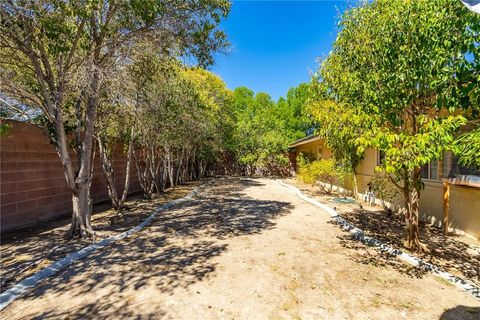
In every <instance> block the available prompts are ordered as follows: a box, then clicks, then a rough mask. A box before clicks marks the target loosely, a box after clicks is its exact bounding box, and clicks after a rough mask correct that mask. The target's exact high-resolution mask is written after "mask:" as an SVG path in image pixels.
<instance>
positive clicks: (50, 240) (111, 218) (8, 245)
mask: <svg viewBox="0 0 480 320" xmlns="http://www.w3.org/2000/svg"><path fill="white" fill-rule="evenodd" d="M201 183H202V181H200V182H190V183H188V184H185V185H183V186H179V187H177V188H175V189H168V190H166V191H165V193H163V194H162V195H161V196H160V197H158V198H155V199H152V200H143V199H142V197H141V195H134V196H132V197H131V198H132V199H130V200H129V201H128V202H127V203H126V205H127V210H125V211H124V212H123V213H122V214H123V216H122V217H119V215H118V214H117V212H116V211H115V210H113V209H111V205H110V203H108V202H106V203H102V204H99V205H95V206H94V208H93V216H92V224H93V225H94V227H95V232H96V234H97V236H96V241H98V240H101V239H103V238H106V237H109V236H112V235H115V234H118V233H121V232H123V231H126V230H128V229H130V228H132V227H133V226H135V225H138V224H139V223H141V221H143V220H144V219H145V218H146V217H148V216H149V215H150V214H151V213H152V212H153V211H154V210H155V209H156V208H158V207H159V206H161V205H162V204H164V203H166V202H168V201H171V200H173V199H177V198H181V197H184V196H185V195H187V194H188V193H189V192H191V191H192V190H193V188H195V187H196V186H198V185H199V184H201ZM70 221H71V218H70V217H64V218H60V219H55V220H51V221H47V222H44V223H43V224H41V225H40V226H35V227H31V228H27V229H23V230H19V231H12V232H9V233H3V234H2V238H1V245H0V264H1V268H0V289H1V291H4V290H7V289H8V288H10V287H11V286H13V285H15V283H17V282H19V281H20V280H22V279H24V278H26V277H28V276H30V275H32V274H33V273H35V272H37V271H38V270H40V269H42V268H44V267H46V266H48V265H50V264H51V263H52V262H54V261H57V260H59V259H61V258H63V257H64V256H66V255H67V254H68V253H71V252H73V251H77V250H80V249H81V248H83V247H85V246H87V245H89V244H91V243H92V241H91V240H78V239H77V240H75V241H66V240H65V239H64V238H63V235H64V234H65V231H67V230H68V227H69V226H70Z"/></svg>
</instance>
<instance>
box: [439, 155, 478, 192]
mask: <svg viewBox="0 0 480 320" xmlns="http://www.w3.org/2000/svg"><path fill="white" fill-rule="evenodd" d="M445 159H446V161H445V162H444V164H443V168H444V172H443V174H444V178H448V179H450V180H453V181H452V182H453V183H457V184H468V185H475V186H477V185H480V170H478V169H476V168H474V167H465V166H462V165H461V164H459V163H458V157H456V156H455V155H453V154H451V153H449V154H448V156H447V157H445Z"/></svg>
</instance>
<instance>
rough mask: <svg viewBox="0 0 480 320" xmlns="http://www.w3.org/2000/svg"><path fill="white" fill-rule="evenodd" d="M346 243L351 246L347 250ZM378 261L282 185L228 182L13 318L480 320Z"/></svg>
mask: <svg viewBox="0 0 480 320" xmlns="http://www.w3.org/2000/svg"><path fill="white" fill-rule="evenodd" d="M346 243H348V245H346ZM376 255H379V254H378V253H376V252H375V251H374V250H373V249H371V248H368V247H365V246H363V245H361V244H359V243H358V242H354V241H353V240H352V239H351V238H350V236H349V234H348V233H346V232H344V231H341V230H340V229H339V228H338V227H337V226H335V225H333V224H332V223H330V218H329V215H328V214H327V213H325V212H323V211H321V210H320V209H319V208H317V207H315V206H312V205H310V204H308V203H306V202H304V201H302V200H301V199H299V198H298V197H297V196H296V195H295V194H293V192H292V191H291V190H289V189H287V188H285V187H283V186H281V185H280V184H279V183H278V181H275V180H268V179H256V180H252V179H223V180H217V181H216V182H215V183H214V184H213V185H210V186H209V187H207V188H205V190H203V191H202V192H201V193H200V194H199V196H198V197H197V198H196V199H195V200H193V201H189V202H186V203H182V204H178V205H176V206H175V207H173V208H171V209H170V210H168V211H166V212H163V213H161V214H159V215H158V216H157V217H156V218H155V219H154V220H153V221H152V224H151V225H150V226H149V227H147V228H146V229H144V230H143V231H142V232H139V233H137V234H135V235H133V236H132V237H130V238H127V239H124V240H122V241H120V242H117V243H115V244H114V245H112V246H110V247H107V248H105V249H103V250H102V251H98V252H94V253H93V254H92V255H91V256H89V257H87V258H86V259H84V260H82V261H79V262H77V263H75V264H74V265H73V266H71V267H69V268H67V269H65V270H63V271H62V272H60V273H59V274H58V275H56V276H54V277H52V278H50V279H47V280H46V281H44V282H43V283H42V284H41V285H40V286H39V287H38V288H37V289H35V290H33V291H31V292H30V293H28V294H27V295H26V296H24V297H21V298H19V299H17V300H16V301H14V302H13V303H12V304H11V305H9V306H8V307H7V308H6V309H4V310H3V311H2V312H1V313H0V317H1V318H3V319H32V318H33V319H85V318H92V319H132V318H135V319H478V318H479V316H480V301H478V300H477V299H475V298H473V297H472V296H470V295H468V294H467V293H465V292H463V291H460V290H459V289H457V288H456V287H454V286H453V285H451V284H450V283H448V282H445V281H443V280H440V279H439V278H437V277H434V276H432V275H430V274H424V275H422V277H420V278H419V277H417V276H416V275H414V274H411V273H408V272H401V270H402V268H400V267H399V266H403V268H405V270H408V269H409V267H408V266H406V265H401V264H400V265H391V264H377V263H363V262H362V261H361V260H362V259H364V258H365V257H367V258H369V257H375V256H376Z"/></svg>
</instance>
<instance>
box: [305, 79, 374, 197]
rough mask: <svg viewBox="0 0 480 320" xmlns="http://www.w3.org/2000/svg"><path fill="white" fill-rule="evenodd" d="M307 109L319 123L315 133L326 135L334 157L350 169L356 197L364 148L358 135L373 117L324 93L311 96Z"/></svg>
mask: <svg viewBox="0 0 480 320" xmlns="http://www.w3.org/2000/svg"><path fill="white" fill-rule="evenodd" d="M314 81H315V80H314ZM309 109H310V110H311V111H310V112H311V114H312V116H313V117H314V118H315V120H316V121H317V123H318V125H319V127H318V129H317V133H318V135H319V136H320V137H322V138H324V139H325V141H326V144H327V146H328V147H329V148H330V149H331V150H332V152H333V157H334V159H335V160H336V161H337V163H338V164H340V165H342V166H343V167H344V168H345V170H347V171H348V172H351V173H352V176H353V195H354V197H355V198H357V192H358V190H357V189H358V187H357V166H358V165H359V164H360V162H361V161H362V160H363V157H364V152H361V151H360V152H359V149H360V148H361V146H362V144H361V141H360V140H359V139H357V138H358V137H361V136H363V135H364V134H365V133H366V132H367V131H368V130H369V129H370V128H371V126H372V122H373V121H372V120H373V117H370V116H367V115H366V114H364V113H363V112H362V111H361V110H358V109H355V108H348V107H347V106H345V105H343V104H341V103H337V102H335V101H333V100H328V99H327V98H326V97H321V98H313V99H312V102H311V103H310V105H309Z"/></svg>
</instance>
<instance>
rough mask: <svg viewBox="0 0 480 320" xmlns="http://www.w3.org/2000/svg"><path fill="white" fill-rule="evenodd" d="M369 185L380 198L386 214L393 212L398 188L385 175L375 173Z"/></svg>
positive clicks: (389, 214)
mask: <svg viewBox="0 0 480 320" xmlns="http://www.w3.org/2000/svg"><path fill="white" fill-rule="evenodd" d="M370 186H371V189H372V192H373V194H374V195H375V197H376V198H378V199H380V203H381V204H382V207H383V209H384V210H385V212H386V213H387V215H388V216H391V215H392V214H393V211H394V210H393V203H394V201H395V199H397V197H398V196H399V195H400V194H399V190H398V188H397V187H396V186H395V185H394V184H393V183H392V182H391V181H390V180H388V178H386V177H381V176H379V175H377V176H376V177H375V178H373V179H372V181H370Z"/></svg>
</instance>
